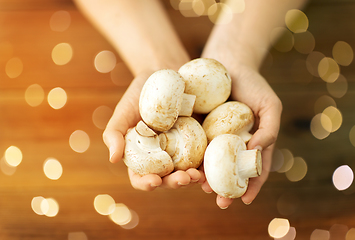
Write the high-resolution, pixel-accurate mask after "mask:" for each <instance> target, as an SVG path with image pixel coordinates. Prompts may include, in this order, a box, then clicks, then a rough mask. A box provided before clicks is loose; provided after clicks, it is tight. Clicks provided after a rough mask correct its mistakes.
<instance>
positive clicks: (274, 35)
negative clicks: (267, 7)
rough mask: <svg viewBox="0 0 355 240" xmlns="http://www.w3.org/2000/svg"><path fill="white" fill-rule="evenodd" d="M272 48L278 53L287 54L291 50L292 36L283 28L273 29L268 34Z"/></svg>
mask: <svg viewBox="0 0 355 240" xmlns="http://www.w3.org/2000/svg"><path fill="white" fill-rule="evenodd" d="M270 41H271V43H272V46H273V47H274V48H275V49H276V50H277V51H279V52H289V51H291V49H292V48H293V45H294V41H295V40H294V38H293V34H292V33H291V32H290V31H289V30H287V28H284V27H277V28H274V29H273V30H272V31H271V33H270Z"/></svg>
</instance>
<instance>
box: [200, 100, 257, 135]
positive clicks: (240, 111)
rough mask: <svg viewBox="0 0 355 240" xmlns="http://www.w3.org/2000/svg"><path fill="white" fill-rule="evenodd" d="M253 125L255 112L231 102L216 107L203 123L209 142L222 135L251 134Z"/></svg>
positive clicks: (240, 104) (244, 105)
mask: <svg viewBox="0 0 355 240" xmlns="http://www.w3.org/2000/svg"><path fill="white" fill-rule="evenodd" d="M253 125H254V114H253V111H252V110H251V109H250V108H249V107H248V106H247V105H246V104H244V103H241V102H238V101H229V102H226V103H223V104H222V105H220V106H218V107H216V108H215V109H213V110H212V111H211V112H210V113H209V114H208V115H207V116H206V118H205V120H204V121H203V123H202V127H203V129H204V130H205V132H206V136H207V139H208V141H209V142H210V141H212V139H214V138H215V137H217V136H218V135H221V134H227V133H228V134H236V135H240V134H241V132H249V131H250V130H251V128H252V127H253Z"/></svg>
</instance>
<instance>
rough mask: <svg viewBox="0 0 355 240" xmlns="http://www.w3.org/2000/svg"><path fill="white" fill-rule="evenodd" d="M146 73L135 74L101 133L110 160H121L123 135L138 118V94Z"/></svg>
mask: <svg viewBox="0 0 355 240" xmlns="http://www.w3.org/2000/svg"><path fill="white" fill-rule="evenodd" d="M147 77H148V75H147V74H142V75H140V76H137V77H136V78H135V79H134V80H133V81H132V83H131V85H130V86H129V87H128V89H127V91H126V92H125V94H124V95H123V96H122V98H121V100H120V101H119V103H118V104H117V106H116V108H115V111H114V113H113V115H112V117H111V119H110V121H109V122H108V124H107V126H106V129H105V131H104V133H103V140H104V143H105V144H106V146H107V148H108V149H109V152H110V161H111V162H113V163H114V162H118V161H119V160H121V158H122V156H123V151H124V145H125V143H124V135H125V134H126V132H127V130H128V129H129V128H131V127H133V126H135V125H136V124H137V123H138V121H139V120H140V115H139V94H140V91H141V88H142V86H143V84H144V82H145V80H146V79H147Z"/></svg>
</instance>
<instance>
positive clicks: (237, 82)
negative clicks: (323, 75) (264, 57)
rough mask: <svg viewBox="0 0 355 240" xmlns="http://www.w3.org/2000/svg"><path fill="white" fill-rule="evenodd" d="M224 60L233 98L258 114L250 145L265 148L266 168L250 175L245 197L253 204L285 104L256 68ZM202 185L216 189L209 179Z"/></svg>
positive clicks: (223, 204) (225, 203)
mask: <svg viewBox="0 0 355 240" xmlns="http://www.w3.org/2000/svg"><path fill="white" fill-rule="evenodd" d="M220 61H221V62H222V64H224V65H225V66H226V67H227V69H228V70H229V72H230V75H231V78H232V96H231V97H232V99H234V100H237V101H240V102H243V103H245V104H247V105H248V106H249V107H250V108H251V109H252V110H253V112H254V115H255V120H256V121H255V125H254V130H255V133H254V134H253V136H252V138H251V139H250V141H249V143H248V145H247V148H248V149H255V148H257V149H259V150H261V151H262V152H261V153H262V161H263V169H262V174H261V176H259V177H257V178H251V179H250V181H249V185H248V189H247V191H246V193H245V194H244V195H243V196H242V197H241V199H242V201H243V202H244V203H245V204H250V203H251V202H252V201H253V200H254V199H255V198H256V196H257V194H258V193H259V191H260V188H261V187H262V185H263V184H264V183H265V181H266V179H267V177H268V174H269V171H270V167H271V160H272V151H273V146H274V143H275V141H276V138H277V135H278V131H279V125H280V118H281V111H282V104H281V101H280V100H279V98H278V97H277V96H276V94H275V93H274V91H273V90H272V89H271V87H270V86H269V84H268V83H267V82H266V80H265V79H264V78H263V77H262V76H261V75H260V73H259V72H258V71H257V70H256V69H255V68H252V67H249V66H246V65H242V64H238V65H237V64H234V65H233V66H232V64H229V63H228V62H223V60H221V59H220ZM202 189H203V190H204V191H205V192H211V191H212V189H211V187H210V186H209V185H208V182H207V181H206V182H205V183H203V184H202ZM232 202H233V199H228V198H223V197H221V196H217V205H218V206H219V207H220V208H223V209H224V208H227V207H228V206H229V205H230V204H231V203H232Z"/></svg>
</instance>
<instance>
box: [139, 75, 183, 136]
mask: <svg viewBox="0 0 355 240" xmlns="http://www.w3.org/2000/svg"><path fill="white" fill-rule="evenodd" d="M184 89H185V82H184V80H183V79H182V77H181V75H180V74H179V73H178V72H176V71H174V70H171V69H162V70H159V71H156V72H154V73H153V74H152V75H151V76H150V77H149V78H148V79H147V81H146V82H145V84H144V86H143V88H142V91H141V94H140V98H139V113H140V115H141V117H142V119H143V121H144V122H145V123H146V124H147V125H148V126H149V127H150V128H152V129H154V130H155V131H161V132H162V131H167V130H169V129H170V128H171V127H172V126H173V125H174V123H175V121H176V119H177V118H178V115H179V111H180V109H181V103H182V100H183V93H184Z"/></svg>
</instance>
